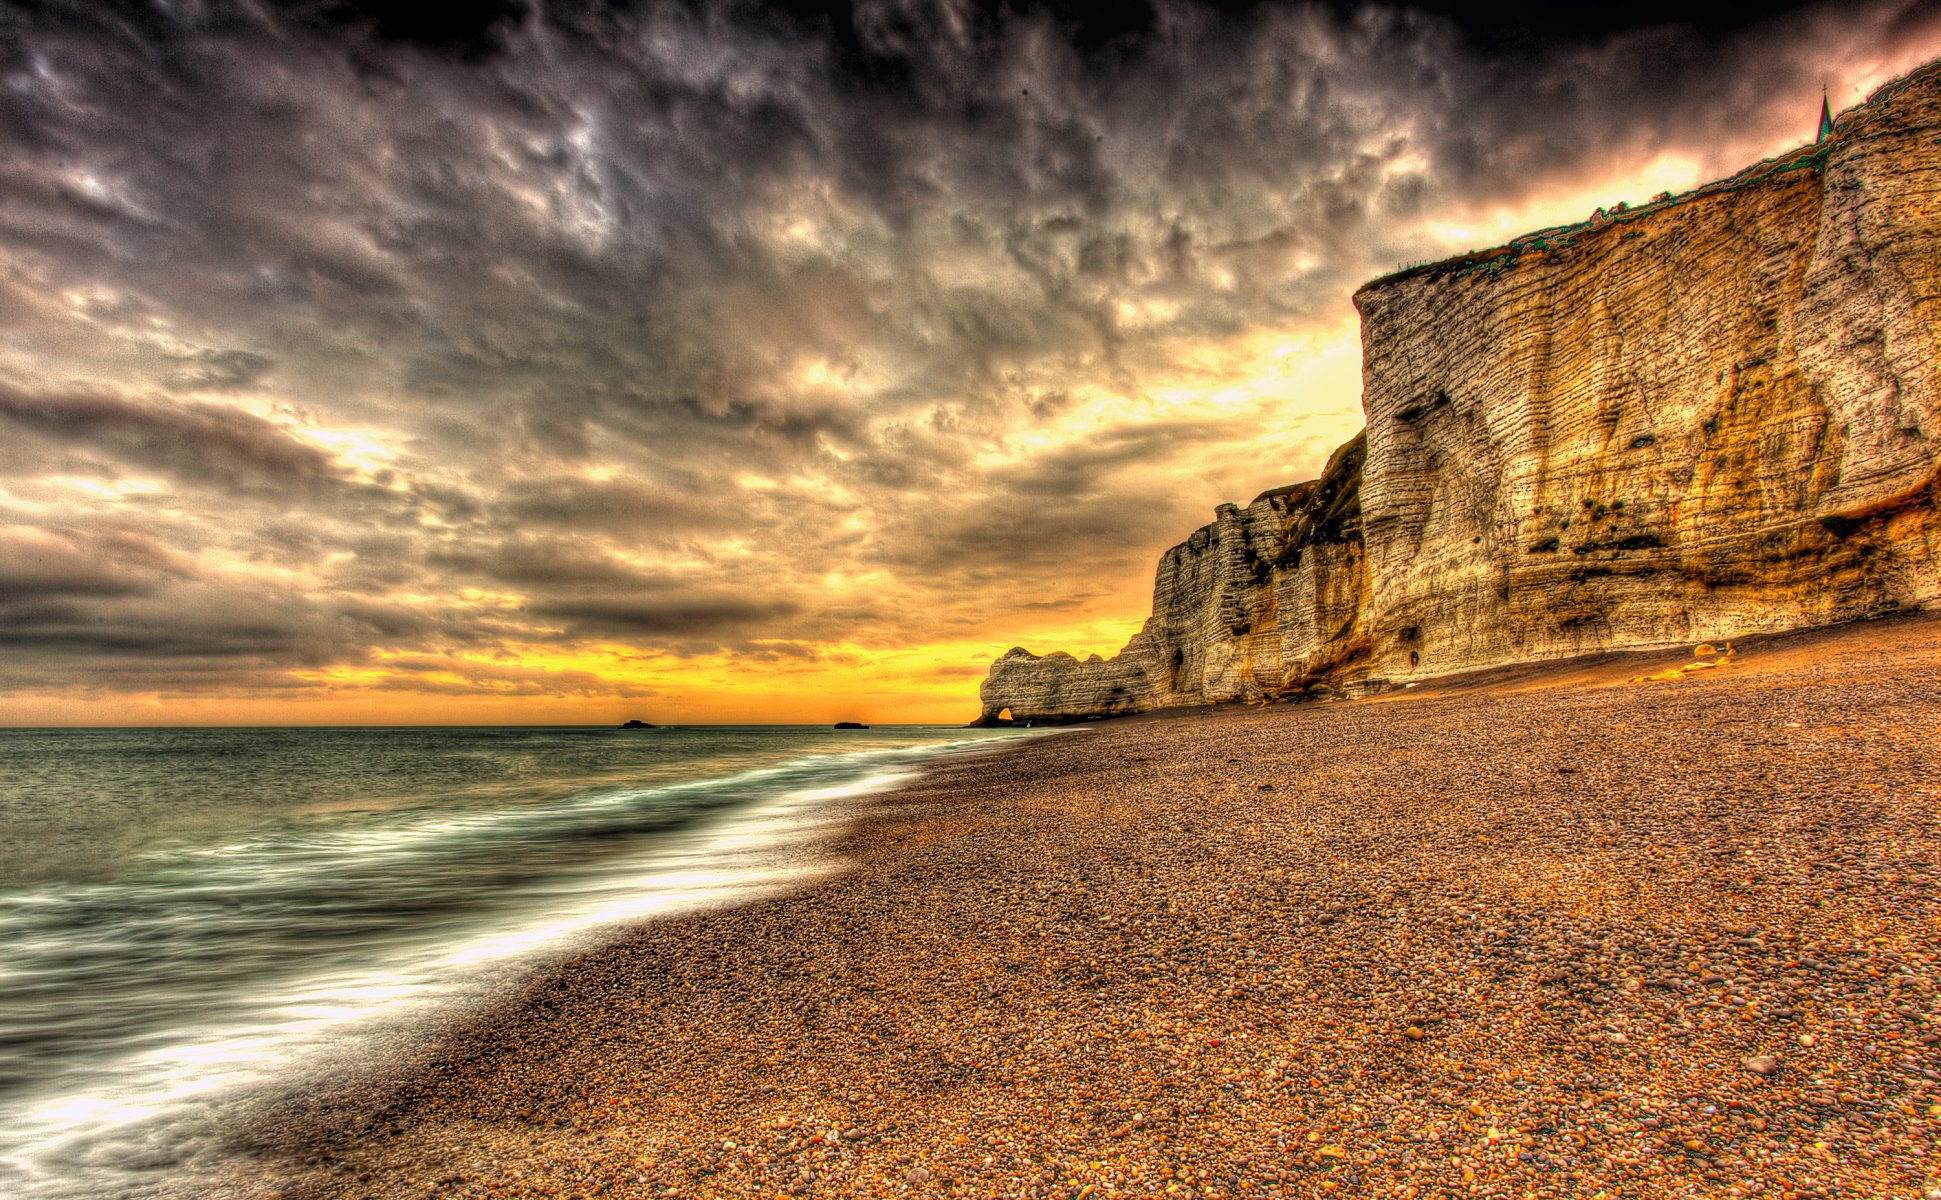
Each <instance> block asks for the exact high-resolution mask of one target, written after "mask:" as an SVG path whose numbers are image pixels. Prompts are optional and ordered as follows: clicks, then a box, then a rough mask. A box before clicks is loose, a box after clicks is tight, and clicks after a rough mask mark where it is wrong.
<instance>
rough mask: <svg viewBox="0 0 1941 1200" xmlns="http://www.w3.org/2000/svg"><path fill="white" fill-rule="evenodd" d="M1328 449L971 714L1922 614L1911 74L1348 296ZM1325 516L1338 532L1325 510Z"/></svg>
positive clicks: (1372, 676)
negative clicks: (1714, 166) (1098, 635)
mask: <svg viewBox="0 0 1941 1200" xmlns="http://www.w3.org/2000/svg"><path fill="white" fill-rule="evenodd" d="M1355 303H1356V306H1357V307H1358V308H1359V310H1360V311H1361V314H1362V341H1363V356H1364V357H1363V381H1362V382H1363V396H1362V403H1363V407H1364V409H1365V411H1366V414H1367V418H1368V428H1367V431H1366V433H1365V435H1364V437H1365V465H1364V461H1363V460H1364V451H1363V443H1362V441H1361V440H1360V439H1358V440H1357V442H1356V443H1352V444H1351V445H1350V446H1348V447H1344V449H1343V451H1342V452H1341V453H1340V454H1338V455H1337V456H1336V459H1335V461H1334V462H1333V463H1331V464H1330V466H1329V469H1328V472H1327V474H1326V475H1324V477H1323V478H1322V479H1321V480H1319V481H1317V482H1316V483H1313V484H1305V485H1301V486H1299V487H1296V488H1291V489H1287V490H1285V491H1280V492H1273V493H1268V494H1267V495H1264V496H1262V497H1260V498H1259V499H1257V500H1255V501H1254V502H1253V503H1252V504H1250V505H1248V506H1247V507H1246V508H1238V507H1234V506H1230V505H1229V506H1223V507H1222V508H1221V509H1220V510H1219V516H1218V519H1216V520H1215V521H1214V523H1213V524H1211V525H1208V526H1206V527H1204V528H1202V529H1200V530H1199V531H1197V532H1196V533H1195V534H1194V535H1193V537H1192V538H1190V539H1188V540H1187V541H1186V542H1185V543H1183V544H1181V545H1180V546H1176V547H1174V548H1173V549H1172V550H1170V551H1168V552H1167V553H1166V555H1165V557H1164V558H1162V560H1161V562H1160V569H1159V575H1158V579H1157V581H1156V584H1155V587H1154V595H1153V616H1152V618H1151V619H1150V620H1149V621H1148V622H1147V623H1146V626H1145V628H1144V629H1142V630H1141V631H1140V633H1139V634H1138V635H1137V636H1136V637H1135V638H1134V639H1133V640H1132V642H1131V643H1130V644H1128V645H1127V647H1126V649H1125V650H1124V651H1123V652H1122V653H1121V654H1119V655H1118V656H1116V657H1114V658H1112V659H1110V660H1101V659H1098V658H1096V657H1095V658H1093V659H1091V660H1089V661H1087V662H1082V663H1081V662H1078V661H1077V660H1075V659H1073V658H1071V657H1070V656H1068V655H1059V654H1054V655H1050V656H1047V657H1044V658H1039V657H1037V656H1034V655H1031V654H1028V653H1026V652H1025V651H1023V650H1013V651H1011V652H1010V653H1008V654H1006V655H1005V656H1004V657H1003V658H1001V659H999V660H998V661H997V662H996V663H995V664H993V666H992V668H991V673H990V676H989V678H988V679H987V680H986V682H985V684H984V688H983V704H984V715H985V717H986V719H993V718H996V717H998V716H1000V714H1002V713H1004V711H1005V710H1009V715H1010V716H1012V717H1015V718H1018V719H1030V720H1046V719H1072V718H1079V717H1085V716H1093V715H1111V714H1116V713H1125V712H1136V711H1141V710H1144V709H1150V708H1156V707H1163V706H1168V705H1178V704H1197V703H1206V702H1217V701H1228V700H1256V699H1275V698H1284V697H1290V696H1300V695H1311V694H1315V693H1316V692H1317V691H1318V690H1321V689H1330V690H1332V689H1339V688H1344V687H1348V688H1353V687H1373V686H1381V685H1384V684H1391V683H1397V682H1403V681H1408V680H1412V679H1419V678H1423V677H1428V676H1433V675H1442V674H1448V673H1452V672H1459V671H1465V670H1471V669H1476V668H1481V667H1488V666H1494V665H1499V664H1503V663H1508V662H1515V661H1523V660H1529V659H1542V658H1557V657H1565V656H1571V655H1577V654H1584V653H1590V652H1596V651H1603V650H1610V649H1621V648H1643V647H1652V646H1664V645H1672V644H1676V643H1679V642H1684V641H1698V640H1705V639H1716V638H1728V637H1733V636H1738V635H1742V634H1748V633H1756V632H1762V631H1773V630H1781V629H1792V628H1799V627H1804V626H1810V625H1819V624H1829V623H1834V622H1839V621H1846V620H1851V619H1854V618H1857V617H1863V616H1867V615H1870V614H1874V613H1878V612H1882V611H1888V610H1892V609H1895V608H1901V607H1912V606H1920V605H1925V604H1929V603H1931V602H1933V601H1935V600H1936V599H1937V597H1941V487H1938V486H1937V469H1938V468H1941V442H1937V438H1941V70H1937V68H1936V67H1935V66H1930V67H1928V68H1923V69H1922V70H1921V71H1919V72H1916V73H1915V74H1913V75H1911V76H1909V77H1908V78H1907V79H1906V80H1903V81H1901V82H1900V83H1897V84H1894V85H1890V86H1889V87H1888V88H1884V89H1882V91H1881V92H1879V93H1876V95H1875V96H1874V97H1872V98H1871V99H1870V100H1869V101H1868V103H1867V104H1866V105H1864V106H1862V107H1861V108H1859V109H1856V110H1854V111H1852V112H1849V113H1847V114H1845V115H1844V116H1843V117H1842V118H1841V119H1840V121H1839V122H1838V124H1837V128H1836V131H1835V133H1834V135H1833V136H1832V137H1830V138H1829V139H1827V140H1826V141H1824V142H1822V143H1819V144H1817V145H1814V146H1808V147H1803V148H1801V149H1800V150H1798V151H1796V152H1794V153H1792V154H1789V155H1786V156H1782V157H1781V158H1778V159H1775V160H1771V161H1768V162H1765V163H1761V164H1759V165H1758V166H1756V167H1754V168H1752V169H1750V170H1748V171H1745V172H1742V173H1741V174H1740V175H1738V176H1735V177H1733V178H1732V179H1728V180H1723V181H1721V182H1719V183H1716V184H1711V185H1708V186H1706V187H1703V188H1700V189H1698V190H1697V191H1695V192H1692V193H1689V194H1687V195H1684V196H1680V197H1677V198H1674V199H1667V200H1664V201H1662V202H1659V203H1654V204H1652V205H1649V206H1646V207H1644V208H1640V209H1634V210H1625V211H1619V212H1617V213H1612V214H1603V213H1600V214H1599V217H1598V218H1597V219H1595V220H1594V221H1592V222H1590V223H1587V224H1585V225H1581V226H1576V227H1571V228H1564V229H1554V230H1545V231H1542V232H1540V233H1536V234H1532V235H1529V236H1527V237H1523V238H1518V239H1516V240H1515V241H1513V242H1511V243H1510V244H1509V245H1507V246H1504V247H1501V248H1498V249H1496V250H1492V251H1487V252H1483V253H1479V254H1471V255H1465V256H1463V257H1461V258H1457V259H1452V260H1449V261H1447V262H1442V263H1436V264H1432V265H1429V266H1425V267H1421V268H1416V269H1413V270H1410V271H1406V272H1402V273H1399V274H1397V275H1393V276H1389V277H1387V278H1384V279H1380V280H1377V281H1375V282H1374V283H1371V284H1369V285H1368V286H1366V287H1364V288H1363V289H1362V290H1361V291H1360V292H1359V293H1357V295H1356V297H1355ZM1350 514H1352V515H1350Z"/></svg>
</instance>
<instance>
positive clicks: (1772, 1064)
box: [1746, 1054, 1779, 1078]
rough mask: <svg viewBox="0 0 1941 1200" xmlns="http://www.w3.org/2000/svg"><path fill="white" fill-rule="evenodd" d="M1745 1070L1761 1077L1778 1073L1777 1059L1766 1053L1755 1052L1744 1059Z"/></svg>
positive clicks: (1768, 1076) (1769, 1076)
mask: <svg viewBox="0 0 1941 1200" xmlns="http://www.w3.org/2000/svg"><path fill="white" fill-rule="evenodd" d="M1746 1070H1748V1071H1751V1072H1752V1073H1753V1074H1754V1075H1758V1076H1760V1077H1762V1078H1771V1077H1772V1076H1774V1075H1777V1074H1779V1060H1778V1059H1776V1058H1773V1057H1772V1056H1770V1055H1766V1054H1755V1055H1753V1056H1752V1057H1751V1058H1748V1059H1746Z"/></svg>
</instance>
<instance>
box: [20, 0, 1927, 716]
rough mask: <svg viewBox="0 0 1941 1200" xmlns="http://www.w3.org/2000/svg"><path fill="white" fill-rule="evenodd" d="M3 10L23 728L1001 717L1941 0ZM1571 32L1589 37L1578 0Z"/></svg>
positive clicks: (53, 5)
mask: <svg viewBox="0 0 1941 1200" xmlns="http://www.w3.org/2000/svg"><path fill="white" fill-rule="evenodd" d="M458 7H464V8H466V9H468V10H470V11H471V12H472V13H474V14H479V15H471V16H468V17H465V18H462V19H446V18H444V17H439V16H425V15H423V14H424V13H426V12H428V11H433V10H428V9H426V8H424V7H422V6H411V7H402V6H401V7H398V8H386V7H380V6H377V5H375V4H371V3H360V2H359V0H290V2H279V0H244V2H240V3H231V2H229V0H152V2H147V0H143V2H137V0H119V2H114V3H108V2H100V3H92V4H89V3H72V2H66V0H37V2H35V3H28V4H24V5H23V4H21V3H19V2H18V0H14V2H13V3H10V4H5V5H0V722H4V723H61V722H84V723H110V724H115V723H147V722H190V723H193V722H204V721H221V722H232V721H241V722H259V721H260V722H281V721H295V722H317V721H325V722H336V721H461V722H471V721H536V722H548V721H578V720H588V721H609V720H618V719H620V718H622V717H626V716H636V715H637V716H642V717H646V718H648V719H652V720H671V721H681V720H688V721H698V720H734V719H744V718H752V719H763V720H788V719H800V720H810V721H821V720H828V719H834V718H839V717H856V718H861V719H874V720H884V721H888V720H897V719H904V720H923V719H938V720H961V719H966V718H968V717H970V716H972V715H974V714H975V711H976V685H977V682H978V680H979V678H981V676H982V673H983V668H984V665H985V663H987V662H988V661H989V659H990V658H991V657H992V656H993V655H995V654H998V653H1001V652H1002V651H1003V650H1004V649H1005V648H1007V647H1009V646H1011V645H1013V644H1016V643H1023V644H1025V645H1028V646H1031V647H1032V648H1034V649H1037V650H1040V651H1044V650H1051V649H1054V648H1059V647H1064V648H1067V649H1071V650H1074V651H1078V652H1080V653H1084V652H1089V651H1093V650H1099V651H1104V652H1108V653H1109V652H1110V651H1112V650H1113V649H1115V648H1116V647H1117V645H1118V644H1119V643H1121V642H1122V641H1123V640H1124V638H1125V637H1126V636H1127V635H1128V634H1129V633H1130V632H1131V631H1132V630H1133V629H1134V628H1136V626H1137V623H1138V621H1139V620H1140V619H1141V618H1143V616H1144V615H1145V611H1146V606H1147V600H1148V598H1149V588H1150V586H1151V570H1152V565H1153V562H1154V560H1155V558H1156V557H1157V555H1158V554H1159V552H1160V551H1161V550H1162V549H1163V548H1164V547H1165V546H1166V545H1168V544H1170V543H1171V542H1173V541H1176V540H1178V539H1180V538H1181V537H1183V536H1184V535H1185V534H1186V533H1188V532H1189V531H1190V530H1191V529H1192V527H1193V526H1194V525H1196V524H1199V523H1201V522H1203V521H1205V520H1207V519H1209V518H1210V516H1211V511H1212V507H1213V505H1214V504H1215V503H1217V502H1220V501H1222V500H1240V501H1244V500H1247V499H1249V498H1250V497H1252V496H1253V495H1254V494H1255V493H1257V492H1259V491H1261V490H1263V489H1265V488H1268V487H1271V486H1275V485H1279V484H1284V483H1288V482H1292V481H1294V480H1296V479H1300V478H1306V477H1310V476H1311V475H1312V474H1313V473H1314V472H1315V471H1316V469H1317V468H1318V467H1319V465H1320V464H1321V463H1322V462H1323V460H1324V459H1325V457H1326V454H1327V452H1328V451H1329V450H1330V449H1331V448H1332V447H1333V446H1334V445H1335V444H1336V443H1338V442H1340V441H1341V440H1343V439H1344V438H1346V437H1348V436H1349V435H1351V434H1352V433H1353V432H1354V430H1355V429H1356V428H1358V427H1359V424H1360V409H1359V386H1358V382H1357V366H1358V354H1359V351H1358V347H1357V343H1356V328H1355V323H1354V312H1353V309H1352V307H1351V305H1350V304H1349V300H1348V297H1349V295H1350V293H1351V292H1352V290H1353V289H1354V287H1355V286H1356V285H1357V284H1358V283H1360V282H1362V281H1363V280H1365V279H1367V278H1369V277H1371V276H1373V275H1376V274H1379V273H1381V272H1383V271H1386V270H1389V269H1392V268H1393V267H1394V266H1395V265H1396V264H1397V263H1399V262H1402V261H1405V260H1419V259H1425V258H1431V257H1436V256H1440V255H1443V254H1446V253H1450V252H1453V251H1460V250H1463V249H1466V248H1469V247H1472V246H1481V245H1485V244H1488V243H1491V242H1494V241H1496V240H1499V239H1501V238H1502V237H1504V236H1507V235H1510V234H1514V233H1517V232H1521V231H1523V230H1525V229H1528V228H1533V227H1536V226H1541V225H1546V224H1553V223H1557V222H1559V221H1564V220H1573V219H1578V218H1581V217H1583V216H1585V215H1587V214H1588V213H1589V212H1590V210H1591V209H1592V208H1594V207H1596V206H1597V205H1599V204H1610V203H1613V202H1615V201H1617V200H1619V199H1631V200H1639V199H1644V198H1646V197H1648V196H1649V195H1650V194H1652V193H1654V192H1657V191H1659V190H1661V189H1665V188H1683V187H1686V186H1690V185H1692V184H1695V183H1697V182H1700V181H1702V180H1704V179H1706V178H1709V177H1713V176H1717V175H1722V174H1725V173H1728V172H1730V171H1731V170H1733V169H1736V168H1737V167H1739V166H1741V165H1743V164H1745V163H1746V162H1749V161H1751V160H1753V159H1756V158H1758V157H1761V156H1764V155H1766V154H1770V153H1773V152H1775V151H1777V150H1780V149H1783V148H1785V147H1787V146H1789V145H1792V144H1796V143H1797V142H1800V141H1802V140H1806V139H1807V138H1809V137H1810V135H1811V132H1812V129H1813V124H1814V120H1815V118H1816V117H1817V110H1818V105H1819V97H1820V88H1821V85H1822V83H1823V82H1824V83H1825V84H1826V86H1827V87H1828V88H1829V90H1830V92H1831V95H1832V98H1833V102H1834V106H1835V108H1836V109H1837V108H1839V107H1841V106H1844V105H1850V104H1853V103H1856V102H1858V101H1859V100H1860V99H1861V98H1862V97H1863V96H1864V94H1865V92H1866V91H1867V90H1869V89H1870V88H1872V87H1874V86H1876V85H1878V84H1879V83H1881V82H1883V81H1885V80H1886V79H1888V78H1891V77H1892V76H1894V75H1896V74H1899V73H1901V72H1903V71H1904V70H1906V69H1907V68H1909V67H1911V66H1914V65H1916V64H1918V63H1920V62H1922V61H1924V60H1926V59H1927V58H1930V57H1933V56H1935V55H1937V54H1941V20H1937V17H1936V14H1935V10H1934V8H1933V7H1932V6H1931V5H1925V4H1913V3H1905V2H1898V0H1887V2H1882V3H1871V4H1869V3H1842V4H1831V5H1823V6H1806V7H1798V8H1794V9H1791V10H1782V9H1780V8H1767V9H1765V10H1764V14H1763V15H1761V16H1759V17H1757V18H1748V19H1729V20H1728V19H1723V18H1717V17H1701V18H1698V19H1699V20H1701V21H1703V22H1704V23H1703V24H1698V25H1694V24H1691V23H1689V22H1690V21H1691V20H1692V19H1693V18H1692V17H1691V14H1692V13H1696V12H1700V11H1702V10H1703V9H1705V8H1706V6H1703V5H1695V4H1669V3H1651V2H1646V3H1631V4H1623V5H1616V4H1613V5H1606V6H1575V5H1568V6H1553V5H1544V4H1534V3H1533V4H1529V5H1518V4H1502V5H1495V6H1489V7H1487V8H1483V9H1477V8H1473V7H1464V6H1458V5H1453V4H1448V3H1437V4H1432V5H1430V6H1429V7H1428V8H1406V7H1387V6H1377V5H1371V6H1356V5H1343V4H1334V5H1322V6H1313V5H1305V4H1268V5H1258V6H1256V5H1238V4H1233V3H1226V4H1221V5H1218V6H1216V7H1205V6H1202V5H1200V4H1197V3H1189V2H1183V0H1182V2H1176V0H1158V3H1156V4H1154V5H1152V6H1151V7H1146V6H1144V5H1142V4H1140V3H1137V2H1136V0H1135V2H1132V3H1127V4H1123V5H1113V6H1111V8H1110V10H1109V11H1110V12H1111V13H1112V14H1113V15H1112V16H1110V17H1109V18H1101V17H1098V16H1097V15H1095V14H1088V13H1087V12H1084V11H1081V10H1079V9H1077V8H1075V7H1073V6H1072V5H1070V4H1069V3H1067V4H1062V5H1054V6H1052V7H1048V8H1046V7H1035V8H1034V7H1030V6H1028V5H1025V4H1023V3H1022V2H1020V3H1018V4H1006V5H999V6H992V5H989V4H982V3H969V2H961V0H960V2H951V0H938V2H934V3H931V2H925V3H917V2H914V0H912V2H896V0H891V2H885V3H877V2H873V0H863V2H859V3H856V4H854V5H853V6H850V5H832V6H828V7H823V6H818V5H811V4H800V3H796V4H788V5H784V6H781V7H769V6H764V5H760V4H755V3H728V4H713V3H708V2H707V0H694V2H693V3H688V4H672V5H665V6H661V5H653V4H640V5H625V4H613V5H595V4H586V3H573V4H559V3H552V2H550V0H545V2H542V0H498V2H497V3H496V4H494V3H485V4H479V5H466V6H458ZM1555 9H1561V10H1563V11H1564V12H1565V13H1566V16H1565V17H1563V18H1561V19H1560V18H1558V17H1557V16H1556V15H1555V14H1554V12H1553V11H1552V10H1555Z"/></svg>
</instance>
